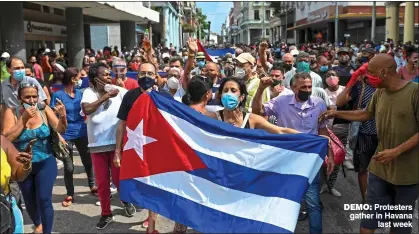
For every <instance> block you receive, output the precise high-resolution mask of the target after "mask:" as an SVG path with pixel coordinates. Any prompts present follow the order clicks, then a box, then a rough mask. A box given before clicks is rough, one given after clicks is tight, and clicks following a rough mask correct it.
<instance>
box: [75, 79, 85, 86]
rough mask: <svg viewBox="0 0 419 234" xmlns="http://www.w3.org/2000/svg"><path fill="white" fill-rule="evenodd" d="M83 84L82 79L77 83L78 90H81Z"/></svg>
mask: <svg viewBox="0 0 419 234" xmlns="http://www.w3.org/2000/svg"><path fill="white" fill-rule="evenodd" d="M82 84H83V81H82V80H81V79H80V80H78V81H77V82H76V85H75V86H76V88H80V87H81V85H82Z"/></svg>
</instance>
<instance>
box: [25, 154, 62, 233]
mask: <svg viewBox="0 0 419 234" xmlns="http://www.w3.org/2000/svg"><path fill="white" fill-rule="evenodd" d="M57 174H58V168H57V162H56V161H55V157H53V156H52V155H51V156H50V157H49V158H47V159H45V160H42V161H40V162H34V163H32V171H31V173H30V174H29V175H28V177H26V179H25V180H24V181H22V182H19V187H20V190H21V191H22V195H23V198H24V199H25V204H26V211H27V212H28V214H29V217H31V220H32V222H33V224H34V225H35V226H39V225H40V224H42V229H43V232H44V234H49V233H51V230H52V225H53V222H54V208H53V207H52V199H51V198H52V188H53V186H54V182H55V179H56V178H57Z"/></svg>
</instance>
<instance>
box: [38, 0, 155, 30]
mask: <svg viewBox="0 0 419 234" xmlns="http://www.w3.org/2000/svg"><path fill="white" fill-rule="evenodd" d="M37 3H38V4H41V5H45V6H50V7H55V8H59V9H63V10H65V8H68V7H79V8H82V9H83V15H87V16H92V17H96V18H102V19H104V20H107V21H114V22H119V21H121V20H129V21H134V22H135V23H137V24H147V23H148V21H151V22H152V23H159V12H157V11H154V10H151V9H149V8H147V7H144V6H143V4H142V3H141V2H138V3H137V2H66V1H55V2H37Z"/></svg>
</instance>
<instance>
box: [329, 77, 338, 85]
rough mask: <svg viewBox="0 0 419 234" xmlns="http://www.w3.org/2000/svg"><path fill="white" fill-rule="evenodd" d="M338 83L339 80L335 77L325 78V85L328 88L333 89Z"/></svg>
mask: <svg viewBox="0 0 419 234" xmlns="http://www.w3.org/2000/svg"><path fill="white" fill-rule="evenodd" d="M338 83H339V78H338V77H337V76H330V77H328V78H326V84H327V85H328V86H330V87H335V86H336V85H338Z"/></svg>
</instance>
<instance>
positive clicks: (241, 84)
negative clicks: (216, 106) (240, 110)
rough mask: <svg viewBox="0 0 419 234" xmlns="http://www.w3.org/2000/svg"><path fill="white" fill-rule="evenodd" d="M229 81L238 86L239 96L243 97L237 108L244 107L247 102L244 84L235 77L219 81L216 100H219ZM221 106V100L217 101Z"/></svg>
mask: <svg viewBox="0 0 419 234" xmlns="http://www.w3.org/2000/svg"><path fill="white" fill-rule="evenodd" d="M229 81H233V82H236V83H237V85H238V86H239V90H240V96H244V98H243V101H242V102H241V103H240V104H239V107H244V105H245V104H246V100H247V88H246V84H245V83H244V82H243V80H241V79H239V78H236V77H227V78H224V79H223V81H221V84H220V87H219V88H218V94H219V95H217V96H218V98H221V96H222V94H223V89H224V86H225V84H226V83H227V82H229ZM219 101H220V103H221V105H222V102H221V100H219Z"/></svg>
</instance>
